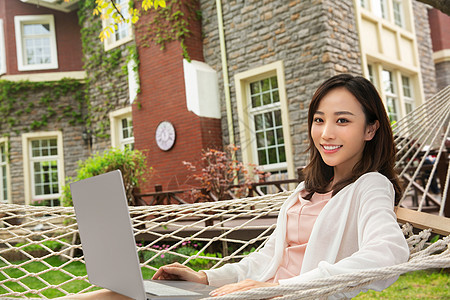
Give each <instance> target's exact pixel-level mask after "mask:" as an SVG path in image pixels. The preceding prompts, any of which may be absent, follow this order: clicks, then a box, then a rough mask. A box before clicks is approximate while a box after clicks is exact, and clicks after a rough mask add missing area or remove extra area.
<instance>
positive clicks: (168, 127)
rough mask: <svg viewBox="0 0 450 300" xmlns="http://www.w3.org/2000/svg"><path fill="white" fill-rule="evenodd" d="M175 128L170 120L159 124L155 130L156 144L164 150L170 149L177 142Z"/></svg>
mask: <svg viewBox="0 0 450 300" xmlns="http://www.w3.org/2000/svg"><path fill="white" fill-rule="evenodd" d="M175 137H176V134H175V128H174V127H173V125H172V123H170V122H169V121H163V122H161V123H159V124H158V127H156V132H155V139H156V144H157V145H158V147H159V148H160V149H161V150H163V151H169V150H170V149H172V147H173V145H174V144H175Z"/></svg>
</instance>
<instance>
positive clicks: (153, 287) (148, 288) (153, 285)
mask: <svg viewBox="0 0 450 300" xmlns="http://www.w3.org/2000/svg"><path fill="white" fill-rule="evenodd" d="M144 289H145V292H146V293H149V294H152V295H155V296H197V295H201V294H199V293H196V292H191V291H187V290H183V289H180V288H176V287H173V286H170V285H165V284H162V283H157V282H155V281H148V280H144Z"/></svg>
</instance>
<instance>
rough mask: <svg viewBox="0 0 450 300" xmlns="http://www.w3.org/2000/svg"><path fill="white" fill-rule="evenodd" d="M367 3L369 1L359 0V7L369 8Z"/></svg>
mask: <svg viewBox="0 0 450 300" xmlns="http://www.w3.org/2000/svg"><path fill="white" fill-rule="evenodd" d="M367 1H368V0H359V5H361V7H363V8H367V7H368V5H367Z"/></svg>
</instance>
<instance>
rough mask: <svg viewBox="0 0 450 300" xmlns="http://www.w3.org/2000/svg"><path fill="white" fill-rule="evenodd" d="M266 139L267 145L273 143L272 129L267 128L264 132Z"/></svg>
mask: <svg viewBox="0 0 450 300" xmlns="http://www.w3.org/2000/svg"><path fill="white" fill-rule="evenodd" d="M266 141H267V146H272V145H275V132H274V131H273V130H269V131H267V132H266Z"/></svg>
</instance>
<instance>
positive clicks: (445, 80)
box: [436, 61, 450, 90]
mask: <svg viewBox="0 0 450 300" xmlns="http://www.w3.org/2000/svg"><path fill="white" fill-rule="evenodd" d="M436 74H437V75H438V76H436V81H437V88H438V90H442V89H443V88H445V87H446V86H447V85H450V61H443V62H440V63H437V64H436Z"/></svg>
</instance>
